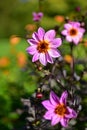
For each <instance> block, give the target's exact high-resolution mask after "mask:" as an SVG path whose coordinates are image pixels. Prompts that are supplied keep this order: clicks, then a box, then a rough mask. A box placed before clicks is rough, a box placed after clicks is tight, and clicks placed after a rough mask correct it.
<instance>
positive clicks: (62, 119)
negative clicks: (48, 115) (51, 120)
mask: <svg viewBox="0 0 87 130" xmlns="http://www.w3.org/2000/svg"><path fill="white" fill-rule="evenodd" d="M68 121H69V119H67V118H65V117H62V118H61V120H60V123H61V125H62V126H63V127H67V126H68Z"/></svg>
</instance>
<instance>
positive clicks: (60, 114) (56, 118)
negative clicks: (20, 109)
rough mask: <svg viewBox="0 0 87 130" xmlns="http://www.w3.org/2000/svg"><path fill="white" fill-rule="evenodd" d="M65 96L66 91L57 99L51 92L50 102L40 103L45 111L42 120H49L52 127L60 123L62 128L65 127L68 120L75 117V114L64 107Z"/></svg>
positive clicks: (67, 107)
mask: <svg viewBox="0 0 87 130" xmlns="http://www.w3.org/2000/svg"><path fill="white" fill-rule="evenodd" d="M67 96H68V93H67V91H64V92H63V93H62V95H61V97H60V99H59V98H58V97H57V95H56V94H55V93H54V92H53V91H51V92H50V100H45V101H43V102H42V104H43V106H44V107H45V108H46V109H47V112H46V113H45V115H44V118H45V119H47V120H51V125H52V126H54V125H56V124H57V123H59V122H60V123H61V125H62V126H63V127H67V126H68V122H69V119H71V118H76V117H77V113H76V112H75V111H74V110H73V109H71V108H70V107H69V106H67V105H66V101H67Z"/></svg>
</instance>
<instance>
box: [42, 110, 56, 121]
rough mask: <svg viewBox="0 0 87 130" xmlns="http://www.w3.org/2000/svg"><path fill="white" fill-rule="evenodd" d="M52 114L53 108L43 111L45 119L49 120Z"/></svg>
mask: <svg viewBox="0 0 87 130" xmlns="http://www.w3.org/2000/svg"><path fill="white" fill-rule="evenodd" d="M52 116H54V113H53V110H52V111H51V110H49V111H47V112H46V113H45V115H44V118H45V119H48V120H51V119H52Z"/></svg>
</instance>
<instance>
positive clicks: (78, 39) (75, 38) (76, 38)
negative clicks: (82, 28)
mask: <svg viewBox="0 0 87 130" xmlns="http://www.w3.org/2000/svg"><path fill="white" fill-rule="evenodd" d="M72 40H73V42H74V43H75V44H76V45H77V44H78V43H79V41H80V38H79V37H74V38H73V39H72Z"/></svg>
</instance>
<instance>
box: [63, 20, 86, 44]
mask: <svg viewBox="0 0 87 130" xmlns="http://www.w3.org/2000/svg"><path fill="white" fill-rule="evenodd" d="M64 28H65V29H64V30H63V31H62V35H64V36H66V40H67V41H68V42H73V43H74V44H76V45H77V44H78V43H79V41H80V40H81V38H82V37H83V34H84V32H85V29H84V28H82V27H81V24H80V23H79V22H69V23H66V24H65V25H64Z"/></svg>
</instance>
